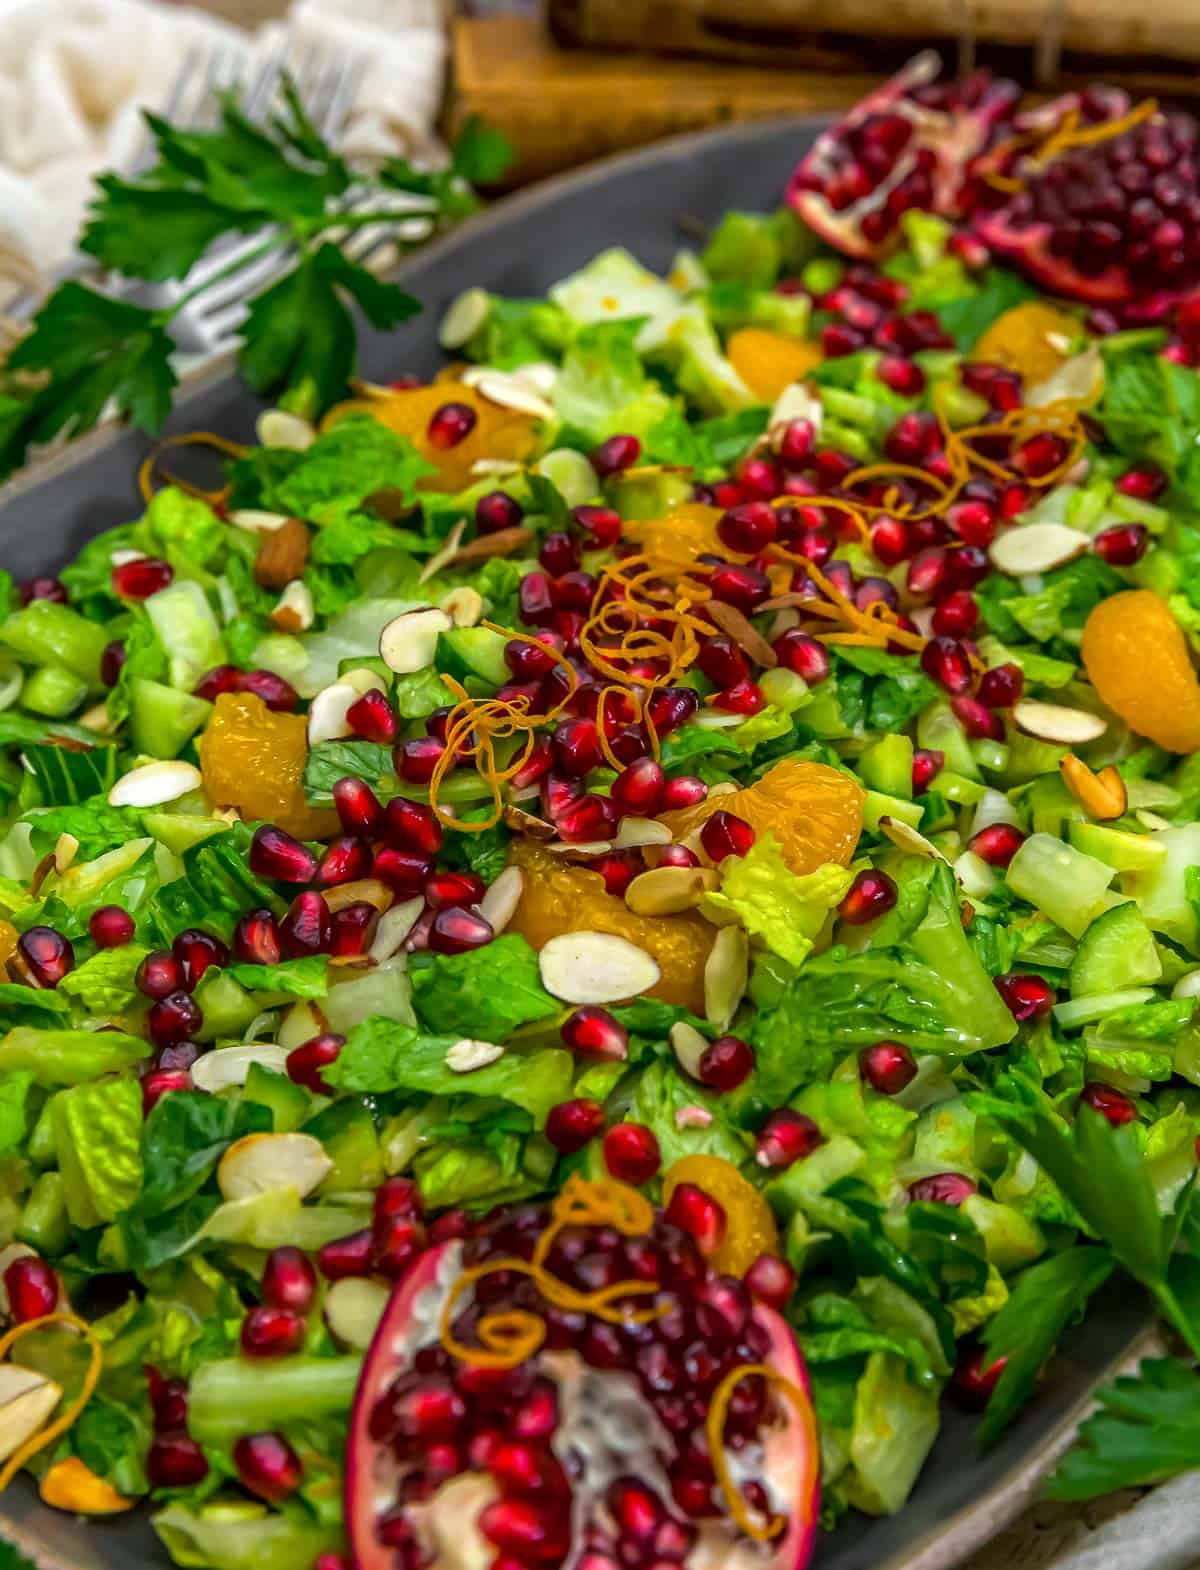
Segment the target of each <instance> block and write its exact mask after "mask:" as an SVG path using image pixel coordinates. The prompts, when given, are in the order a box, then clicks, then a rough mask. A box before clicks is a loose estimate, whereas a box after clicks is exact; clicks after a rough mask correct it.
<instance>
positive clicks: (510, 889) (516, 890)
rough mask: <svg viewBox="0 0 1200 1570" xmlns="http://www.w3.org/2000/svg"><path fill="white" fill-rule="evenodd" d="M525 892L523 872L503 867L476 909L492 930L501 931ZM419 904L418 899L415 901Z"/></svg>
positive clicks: (516, 868) (515, 911)
mask: <svg viewBox="0 0 1200 1570" xmlns="http://www.w3.org/2000/svg"><path fill="white" fill-rule="evenodd" d="M524 892H525V874H524V873H523V872H522V871H521V869H520V867H505V869H504V871H503V872H502V873H500V875H499V876H498V877H496V878H493V880H492V882H491V883H489V884H488V886H487V890H486V892H485V893H484V896H483V898H482V899H481V900H480V901H479V905H478V910H479V914H480V915H481V916H482V917H483V919H484V920H485V921H486V922H487V923H488V924H489V925H490V927H491V929H492V931H493V932H496V933H499V932H503V931H504V929H505V927H507V926H508V924H509V922H510V921H511V920H512V919H513V917H514V916H515V915H516V913H517V906H518V905H519V904H520V903H521V895H522V894H523V893H524ZM417 903H418V904H420V901H419V900H418V902H417Z"/></svg>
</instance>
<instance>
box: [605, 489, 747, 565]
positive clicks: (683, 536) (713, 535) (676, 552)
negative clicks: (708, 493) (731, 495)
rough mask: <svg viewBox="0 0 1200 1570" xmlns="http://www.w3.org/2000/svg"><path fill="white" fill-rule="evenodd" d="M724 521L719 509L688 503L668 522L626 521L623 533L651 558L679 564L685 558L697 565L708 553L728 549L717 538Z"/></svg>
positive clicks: (640, 519) (668, 517) (667, 518)
mask: <svg viewBox="0 0 1200 1570" xmlns="http://www.w3.org/2000/svg"><path fill="white" fill-rule="evenodd" d="M720 521H721V509H720V508H719V507H706V506H705V505H704V503H703V502H685V503H684V504H683V506H682V507H676V508H675V510H674V512H669V513H668V514H667V516H666V517H665V518H627V519H626V520H625V523H624V525H623V533H624V536H625V538H626V539H627V540H632V541H633V542H634V544H635V545H636V546H637V548H638V549H639V550H640V551H644V552H645V553H646V554H647V555H648V556H660V557H666V558H667V559H668V560H678V559H679V558H680V557H685V558H686V559H687V560H689V561H695V560H696V559H697V558H698V557H700V556H703V555H704V553H705V552H706V551H714V552H720V551H723V550H724V549H725V547H724V546H723V545H722V544H721V541H720V539H719V538H718V536H717V524H718V523H720Z"/></svg>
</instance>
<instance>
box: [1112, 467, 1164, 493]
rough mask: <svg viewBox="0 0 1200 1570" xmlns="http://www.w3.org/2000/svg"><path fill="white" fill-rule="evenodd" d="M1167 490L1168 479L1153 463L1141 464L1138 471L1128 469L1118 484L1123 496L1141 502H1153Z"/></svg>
mask: <svg viewBox="0 0 1200 1570" xmlns="http://www.w3.org/2000/svg"><path fill="white" fill-rule="evenodd" d="M1166 488H1167V477H1166V475H1165V474H1164V473H1163V471H1162V470H1161V469H1160V468H1159V467H1158V466H1157V464H1153V463H1144V464H1140V465H1139V466H1138V467H1137V468H1136V469H1126V471H1125V473H1124V474H1123V475H1122V476H1121V478H1120V479H1119V480H1118V481H1117V483H1116V489H1117V490H1118V491H1120V493H1121V495H1122V496H1133V497H1136V498H1137V500H1138V501H1140V502H1153V501H1157V500H1158V498H1159V497H1160V496H1161V495H1162V493H1163V492H1164V491H1165V490H1166Z"/></svg>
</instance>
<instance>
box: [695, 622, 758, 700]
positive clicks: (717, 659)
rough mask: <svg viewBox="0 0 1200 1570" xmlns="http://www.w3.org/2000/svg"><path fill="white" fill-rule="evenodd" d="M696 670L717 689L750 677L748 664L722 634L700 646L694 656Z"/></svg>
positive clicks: (731, 640) (733, 644)
mask: <svg viewBox="0 0 1200 1570" xmlns="http://www.w3.org/2000/svg"><path fill="white" fill-rule="evenodd" d="M696 666H697V668H698V669H699V670H700V671H701V672H702V673H703V674H704V675H705V676H707V677H708V679H709V681H711V682H715V683H716V685H717V686H718V687H733V686H735V685H736V684H737V683H738V682H739V681H745V680H746V678H747V677H748V676H749V675H750V662H749V660H747V658H746V656H745V655H744V654H743V653H742V651H741V649H740V648H739V647H738V646H737V644H736V643H734V641H733V639H732V638H727V637H726V636H725V635H724V633H719V634H718V635H717V636H716V637H715V638H709V639H707V640H706V641H705V642H704V643H702V644H701V645H700V650H699V653H698V654H697V655H696Z"/></svg>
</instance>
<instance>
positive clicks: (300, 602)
mask: <svg viewBox="0 0 1200 1570" xmlns="http://www.w3.org/2000/svg"><path fill="white" fill-rule="evenodd" d="M316 615H317V613H316V610H315V609H314V607H313V597H312V590H311V589H310V588H309V586H308V584H307V583H305V581H304V579H303V578H293V579H292V581H291V583H289V584H288V586H287V587H286V588H285V589H284V591H283V593H282V594H281V595H280V596H279V599H278V600H277V601H276V604H275V609H274V610H273V611H272V612H271V618H270V619H271V626H272V627H274V629H275V631H276V632H287V633H297V632H307V631H308V629H309V628H310V627H311V626H312V624H313V622H314V621H315V620H316Z"/></svg>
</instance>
